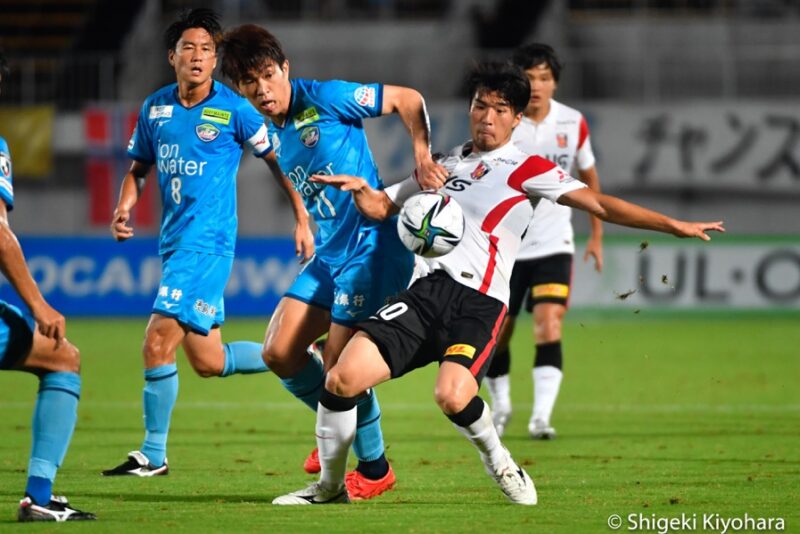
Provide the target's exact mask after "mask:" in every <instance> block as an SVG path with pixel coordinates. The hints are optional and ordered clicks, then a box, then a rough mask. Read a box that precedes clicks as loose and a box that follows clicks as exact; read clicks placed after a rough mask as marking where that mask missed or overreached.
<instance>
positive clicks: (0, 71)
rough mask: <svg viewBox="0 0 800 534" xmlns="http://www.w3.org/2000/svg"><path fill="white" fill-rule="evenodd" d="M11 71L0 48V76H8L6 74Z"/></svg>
mask: <svg viewBox="0 0 800 534" xmlns="http://www.w3.org/2000/svg"><path fill="white" fill-rule="evenodd" d="M10 73H11V69H10V68H9V67H8V61H7V60H6V53H5V52H4V51H3V49H2V48H0V76H2V77H3V78H8V75H9V74H10Z"/></svg>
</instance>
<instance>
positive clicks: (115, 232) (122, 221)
mask: <svg viewBox="0 0 800 534" xmlns="http://www.w3.org/2000/svg"><path fill="white" fill-rule="evenodd" d="M130 218H131V213H130V211H128V210H123V209H119V208H117V209H116V210H114V218H113V220H112V221H111V235H112V236H114V239H116V240H117V241H125V240H126V239H130V238H131V237H133V227H131V226H129V225H128V221H129V220H130Z"/></svg>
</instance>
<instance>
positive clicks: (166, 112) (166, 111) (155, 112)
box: [147, 106, 173, 119]
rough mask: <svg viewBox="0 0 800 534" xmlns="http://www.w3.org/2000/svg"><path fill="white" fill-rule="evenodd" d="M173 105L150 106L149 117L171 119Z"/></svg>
mask: <svg viewBox="0 0 800 534" xmlns="http://www.w3.org/2000/svg"><path fill="white" fill-rule="evenodd" d="M172 108H173V106H150V114H149V115H148V116H147V117H148V118H149V119H169V118H171V117H172Z"/></svg>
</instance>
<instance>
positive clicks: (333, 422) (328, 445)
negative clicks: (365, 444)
mask: <svg viewBox="0 0 800 534" xmlns="http://www.w3.org/2000/svg"><path fill="white" fill-rule="evenodd" d="M316 431H317V447H318V448H319V462H320V465H321V466H322V473H321V474H320V478H319V481H320V483H321V484H322V485H323V486H324V487H326V488H329V489H331V490H336V489H339V488H341V487H342V485H343V484H344V474H345V471H346V470H347V453H348V451H349V450H350V445H352V443H353V439H355V436H356V408H355V406H354V407H353V409H352V410H347V411H346V412H336V411H333V410H329V409H328V408H326V407H324V406H323V405H322V404H320V405H319V406H318V407H317V427H316Z"/></svg>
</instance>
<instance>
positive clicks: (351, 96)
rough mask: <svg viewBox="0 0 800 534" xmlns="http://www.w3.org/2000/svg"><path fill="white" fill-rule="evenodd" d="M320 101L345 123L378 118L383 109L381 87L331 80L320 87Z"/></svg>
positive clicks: (380, 85)
mask: <svg viewBox="0 0 800 534" xmlns="http://www.w3.org/2000/svg"><path fill="white" fill-rule="evenodd" d="M320 97H321V98H320V101H321V102H323V103H324V104H325V105H326V106H327V107H328V110H329V111H331V112H332V113H334V114H335V115H337V116H338V117H339V118H340V119H342V120H345V121H350V120H360V119H366V118H370V117H379V116H380V115H381V109H382V108H383V85H382V84H379V83H370V84H359V83H353V82H344V81H341V80H332V81H329V82H324V83H322V84H321V87H320Z"/></svg>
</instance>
